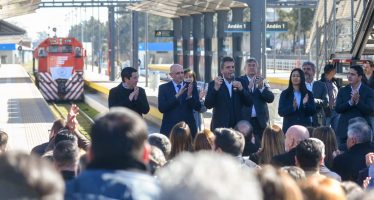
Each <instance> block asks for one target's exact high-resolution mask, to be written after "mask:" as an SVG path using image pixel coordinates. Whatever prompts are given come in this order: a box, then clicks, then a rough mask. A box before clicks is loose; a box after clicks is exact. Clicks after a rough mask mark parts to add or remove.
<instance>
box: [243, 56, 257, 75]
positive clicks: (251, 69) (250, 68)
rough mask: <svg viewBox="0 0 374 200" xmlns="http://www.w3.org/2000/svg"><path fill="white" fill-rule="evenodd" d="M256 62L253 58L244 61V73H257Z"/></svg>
mask: <svg viewBox="0 0 374 200" xmlns="http://www.w3.org/2000/svg"><path fill="white" fill-rule="evenodd" d="M258 70H259V69H258V63H257V60H256V59H255V58H248V59H247V60H246V61H245V74H246V75H247V76H249V77H253V76H256V75H258Z"/></svg>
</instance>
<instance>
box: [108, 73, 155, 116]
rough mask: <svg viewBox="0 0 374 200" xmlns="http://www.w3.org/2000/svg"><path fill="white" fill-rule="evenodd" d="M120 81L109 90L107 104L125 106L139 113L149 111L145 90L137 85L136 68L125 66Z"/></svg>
mask: <svg viewBox="0 0 374 200" xmlns="http://www.w3.org/2000/svg"><path fill="white" fill-rule="evenodd" d="M121 77H122V83H120V84H119V85H118V86H117V87H115V88H112V89H111V90H110V91H109V98H108V104H109V108H111V107H126V108H129V109H131V110H133V111H135V112H137V113H138V114H139V115H141V116H142V115H143V114H147V113H148V112H149V104H148V100H147V95H146V94H145V90H144V89H143V88H141V87H138V86H137V84H138V79H139V74H138V70H136V69H135V68H132V67H125V68H124V69H123V70H122V71H121Z"/></svg>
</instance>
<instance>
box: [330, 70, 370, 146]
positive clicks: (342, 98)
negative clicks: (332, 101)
mask: <svg viewBox="0 0 374 200" xmlns="http://www.w3.org/2000/svg"><path fill="white" fill-rule="evenodd" d="M364 76H365V74H364V70H363V69H362V67H361V66H360V65H353V66H351V67H350V69H349V73H348V82H349V85H347V86H345V87H342V88H340V90H339V92H338V97H337V99H336V107H335V110H336V112H337V113H340V119H339V123H338V132H337V133H336V135H337V139H338V143H339V144H340V145H339V146H340V148H341V149H345V148H344V146H345V144H346V140H347V129H348V121H349V119H351V118H355V117H363V118H365V119H368V117H369V116H370V115H372V114H373V112H374V92H373V90H372V89H371V88H369V87H368V86H367V85H365V84H363V83H362V81H361V80H362V78H363V77H364Z"/></svg>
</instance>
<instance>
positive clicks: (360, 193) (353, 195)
mask: <svg viewBox="0 0 374 200" xmlns="http://www.w3.org/2000/svg"><path fill="white" fill-rule="evenodd" d="M340 185H341V186H342V188H343V190H344V193H345V195H346V197H347V200H361V199H362V198H363V197H364V194H365V193H364V190H363V189H362V188H361V187H360V186H359V185H357V183H355V182H352V181H343V182H341V183H340Z"/></svg>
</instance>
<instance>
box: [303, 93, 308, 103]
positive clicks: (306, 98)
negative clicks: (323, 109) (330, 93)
mask: <svg viewBox="0 0 374 200" xmlns="http://www.w3.org/2000/svg"><path fill="white" fill-rule="evenodd" d="M308 99H309V95H308V93H307V94H306V95H305V96H304V98H303V104H304V105H305V104H306V103H308Z"/></svg>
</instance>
